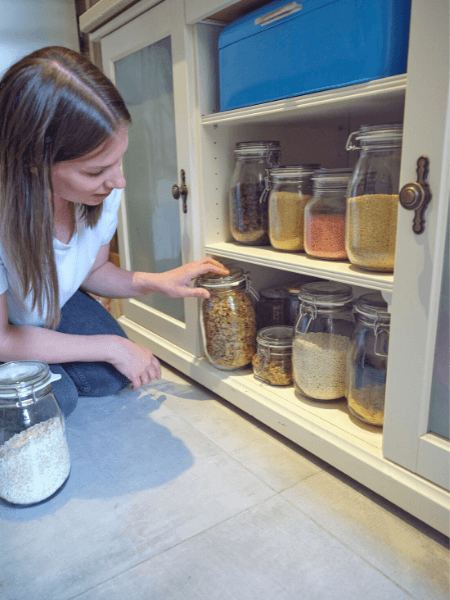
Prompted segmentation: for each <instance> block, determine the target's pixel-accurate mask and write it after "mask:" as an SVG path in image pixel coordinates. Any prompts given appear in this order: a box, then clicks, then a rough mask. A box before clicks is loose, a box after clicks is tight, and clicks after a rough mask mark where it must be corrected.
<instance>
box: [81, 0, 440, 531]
mask: <svg viewBox="0 0 450 600" xmlns="http://www.w3.org/2000/svg"><path fill="white" fill-rule="evenodd" d="M101 4H102V2H99V3H98V5H97V6H99V5H101ZM152 4H153V2H149V1H148V0H142V1H141V2H140V3H138V4H135V5H133V6H132V7H131V8H130V9H129V14H128V16H127V12H125V13H122V14H120V15H118V16H117V17H116V18H115V19H114V20H112V21H110V22H108V23H106V24H104V25H102V27H101V28H100V29H97V30H96V31H93V32H92V33H91V38H92V39H93V40H96V41H98V40H103V42H102V44H103V46H104V47H105V48H106V47H107V46H108V42H107V40H108V38H109V39H110V40H113V39H115V38H113V37H112V36H114V35H120V34H119V32H120V31H121V30H125V29H127V30H128V31H130V32H134V31H135V32H136V36H135V37H136V38H137V32H139V36H141V35H142V34H141V26H140V23H142V24H144V23H145V26H144V27H143V30H142V31H143V32H144V33H143V35H144V37H145V36H147V38H148V43H151V41H152V40H153V36H154V35H155V34H156V35H160V34H161V35H162V33H161V32H162V31H164V32H165V31H166V30H165V29H164V28H162V29H161V26H157V23H158V22H159V21H157V19H156V15H157V13H156V11H157V10H158V9H160V8H161V7H162V6H164V5H166V6H167V7H170V13H171V15H174V14H176V15H177V17H176V19H175V22H176V23H177V25H176V27H177V29H176V36H172V38H171V40H172V52H173V55H174V56H175V54H177V56H178V57H179V61H180V62H179V63H177V62H176V61H175V60H174V62H173V65H174V71H173V84H174V88H176V87H177V86H179V88H180V89H181V88H183V91H182V92H181V93H182V95H183V97H184V98H185V99H186V100H185V102H184V103H182V104H180V105H179V107H177V105H176V104H175V115H176V120H177V123H178V122H180V123H181V126H182V127H184V128H185V129H184V131H185V133H183V136H186V137H185V144H184V145H183V148H184V150H183V151H182V158H181V159H179V161H180V160H185V159H186V158H188V159H189V160H188V162H187V163H186V164H188V167H187V168H186V173H187V182H188V187H190V197H191V200H190V201H191V206H192V210H191V212H190V213H189V212H188V216H187V220H186V231H188V232H190V233H189V234H188V236H189V235H191V236H192V240H191V242H190V243H191V244H192V253H191V256H192V257H197V256H199V255H201V254H203V255H205V254H206V255H212V256H215V257H218V258H220V259H223V260H225V261H229V262H233V263H235V264H237V265H239V266H242V267H243V268H244V269H245V270H247V271H249V272H250V274H251V278H252V281H253V284H254V286H255V287H256V288H261V287H263V286H264V285H268V284H269V283H272V282H274V283H276V282H283V281H289V280H290V279H292V278H293V276H294V274H296V273H304V274H309V275H314V276H317V277H320V278H322V279H324V280H330V281H341V282H344V283H349V284H350V285H352V286H353V289H354V292H355V296H359V295H360V294H361V293H364V292H366V291H370V290H380V291H381V292H382V293H383V296H384V297H385V299H386V300H387V301H388V303H389V307H390V311H391V317H392V320H391V335H390V345H389V364H388V381H387V393H386V418H385V426H384V428H383V430H381V429H379V428H376V427H371V426H368V425H364V424H362V423H357V422H356V421H355V420H354V419H353V418H351V417H350V415H349V413H348V411H347V409H346V406H345V403H342V402H335V403H331V404H330V403H327V404H326V406H324V405H323V404H320V403H314V402H312V401H308V400H306V399H305V398H302V397H300V396H298V395H297V394H296V393H295V392H294V390H293V389H292V388H275V387H271V386H268V385H265V384H261V383H260V382H257V381H256V380H255V379H254V377H253V375H252V372H251V370H243V371H234V372H223V371H219V370H217V369H215V368H214V367H212V365H210V364H209V363H208V361H207V360H206V359H205V358H204V356H203V352H202V350H201V339H200V328H199V326H198V318H197V317H196V316H192V317H191V318H192V321H191V326H190V329H189V332H190V333H189V337H190V339H189V340H185V338H183V339H181V338H179V339H174V338H173V337H171V336H170V335H165V334H164V331H163V330H158V329H157V328H156V327H153V325H152V320H151V319H149V320H147V321H145V322H144V321H141V320H140V319H138V318H137V317H136V316H135V314H134V313H133V314H132V313H128V314H126V315H125V316H124V317H122V318H121V322H122V325H123V326H124V327H125V329H126V331H127V332H128V334H129V336H130V337H131V338H132V339H134V340H136V341H139V342H140V343H143V344H145V345H148V347H149V348H150V349H151V350H152V351H154V353H155V354H156V355H157V356H159V357H160V358H161V359H163V360H165V361H167V362H169V363H171V364H172V365H173V366H175V367H176V368H178V369H179V370H180V371H182V372H184V373H186V374H187V375H189V376H191V377H192V378H193V379H195V380H197V381H199V382H200V383H202V384H203V385H205V386H207V387H209V388H210V389H212V390H213V391H214V392H216V393H217V394H219V395H221V396H223V397H224V398H226V399H227V400H228V401H230V402H231V403H233V404H235V405H236V406H238V407H239V408H241V409H242V410H244V411H246V412H248V413H249V414H251V415H253V416H255V417H257V418H258V419H260V420H261V421H262V422H264V423H265V424H267V425H269V426H270V427H272V428H273V429H275V430H276V431H278V432H280V433H282V434H283V435H285V436H286V437H287V438H290V439H292V440H293V441H295V442H296V443H298V444H299V445H300V446H302V447H304V448H306V449H307V450H309V451H311V452H312V453H314V454H316V455H317V456H319V457H320V458H322V459H324V460H325V461H327V462H329V463H330V464H332V465H333V466H335V467H336V468H338V469H340V470H342V471H343V472H345V473H346V474H348V475H349V476H351V477H353V478H354V479H356V480H357V481H359V482H361V483H362V484H364V485H366V486H367V487H369V488H370V489H372V490H374V491H376V492H378V493H379V494H381V495H382V496H384V497H385V498H387V499H389V500H390V501H392V502H393V503H395V504H397V505H398V506H400V507H402V508H403V509H405V510H406V511H408V512H410V513H412V514H414V515H415V516H417V517H418V518H420V519H422V520H423V521H425V522H427V523H429V524H430V525H431V526H433V527H435V528H436V529H438V530H440V531H442V532H444V533H446V534H447V535H449V522H450V503H449V492H448V488H449V471H450V469H449V464H450V442H449V440H448V427H447V424H446V423H445V422H444V423H442V422H441V423H439V417H438V418H437V419H436V414H435V413H436V407H437V410H438V411H439V410H442V409H444V410H443V412H442V413H441V414H443V415H444V417H443V418H444V420H445V414H447V415H448V402H449V398H448V370H447V371H446V370H445V362H446V361H447V365H448V348H446V345H447V346H448V335H447V336H445V335H443V332H444V334H445V328H447V330H448V293H446V289H448V276H449V273H448V229H447V223H448V219H449V197H450V193H449V174H448V173H449V160H450V154H449V52H448V49H449V6H448V3H446V2H442V1H441V0H431V1H430V2H428V3H423V2H421V0H413V1H412V15H411V31H410V46H409V59H408V73H407V74H406V75H399V76H395V77H389V78H386V79H381V80H377V81H372V82H369V83H365V84H359V85H354V86H348V87H344V88H341V89H337V90H329V91H325V92H319V93H315V94H308V95H304V96H299V97H296V98H290V99H287V100H281V101H277V102H271V103H268V104H260V105H257V106H254V107H248V108H244V109H237V110H233V111H228V112H220V111H219V105H218V89H219V87H218V86H219V77H218V55H217V40H218V36H219V34H220V31H221V29H222V26H221V23H220V22H218V20H217V19H218V18H219V17H220V18H224V16H225V17H226V15H227V14H229V12H228V13H227V11H230V10H232V9H233V8H234V6H233V4H232V3H231V4H230V3H229V2H223V1H220V0H219V1H217V0H216V2H212V1H211V0H185V3H184V2H183V0H164V2H162V3H160V4H158V5H157V6H156V7H154V8H152V7H151V5H152ZM227 5H230V6H229V7H228V6H227ZM241 5H242V4H241V3H239V6H241ZM236 6H238V5H236ZM88 13H89V11H88ZM88 13H86V14H85V16H84V17H85V18H84V21H83V22H82V27H83V28H84V30H85V31H89V28H90V25H89V14H88ZM97 16H98V15H97ZM96 18H97V17H96ZM172 18H173V17H172ZM132 19H134V20H132ZM186 23H187V24H186ZM129 35H131V37H133V36H134V34H133V33H131V34H129ZM164 35H166V33H164ZM139 39H141V38H139ZM142 43H143V42H142V41H139V42H137V41H136V45H139V46H141V45H142ZM110 46H111V47H112V50H111V51H112V52H113V54H114V52H118V53H119V54H118V55H120V52H122V50H120V49H119V50H118V49H117V48H115V46H116V43H115V42H114V43H113V44H110ZM127 52H129V50H127ZM108 56H109V55H108ZM108 60H109V59H108ZM105 68H107V64H106V63H105ZM177 70H178V73H177ZM180 73H181V77H180V78H178V75H179V74H180ZM236 76H238V74H236ZM177 110H178V111H181V112H178V114H177ZM398 121H403V123H404V140H403V150H402V163H401V185H402V186H403V185H404V184H406V183H409V182H415V181H416V180H417V173H416V168H417V160H418V159H419V157H420V156H427V157H428V159H429V175H428V183H429V185H430V189H431V193H432V200H431V203H430V205H429V206H428V208H427V210H426V214H425V219H426V223H425V231H424V233H422V234H420V235H417V234H415V233H413V229H412V224H413V215H414V213H413V212H411V211H407V210H405V209H404V208H402V207H400V209H399V216H398V228H397V249H396V260H395V271H394V275H392V274H383V273H368V272H362V271H359V270H358V269H356V268H354V267H353V266H351V265H350V264H349V263H345V262H331V261H323V260H314V259H311V258H310V257H307V256H306V255H304V254H288V253H279V252H276V251H274V250H272V249H271V248H270V247H261V248H258V247H247V246H242V245H239V244H236V243H233V242H232V241H231V236H230V231H229V226H228V210H227V204H226V198H227V188H228V182H229V179H230V175H231V172H232V169H233V161H234V158H233V148H234V144H235V143H236V142H238V141H248V140H264V139H276V140H279V141H280V142H281V148H282V157H281V160H282V163H284V164H296V163H297V164H298V163H302V162H308V163H320V164H321V165H323V166H326V167H329V168H332V167H344V166H352V165H353V164H354V163H355V160H356V156H354V155H353V153H347V152H346V151H345V143H346V140H347V137H348V135H349V134H350V133H351V132H352V131H354V130H356V129H357V128H358V127H359V126H360V125H361V124H375V123H386V122H398ZM177 137H178V129H177ZM180 167H181V164H179V165H178V169H179V168H180ZM135 177H139V174H136V175H135ZM126 201H127V202H128V198H127V200H126ZM125 217H126V215H122V218H123V219H124V218H125ZM127 235H128V237H126V236H122V238H121V253H122V255H125V256H128V253H129V252H130V247H131V245H132V243H133V239H132V238H133V236H134V231H133V228H131V229H130V228H129V227H128V234H127ZM182 235H183V234H182ZM138 245H139V244H138ZM446 245H447V254H446ZM187 256H188V254H186V256H183V259H184V258H185V257H186V258H187ZM445 260H446V261H447V262H446V263H445ZM445 265H446V266H445ZM446 286H447V287H446ZM191 314H192V315H193V314H194V311H193V312H192V313H191ZM197 314H198V313H197V307H195V315H197ZM446 315H447V320H446ZM447 333H448V331H447ZM437 341H438V346H437ZM436 348H438V351H437V352H436ZM446 352H447V354H445V353H446ZM445 356H447V359H445ZM443 357H444V360H443ZM443 373H444V375H443ZM433 378H434V379H433ZM445 379H446V381H445ZM437 381H438V382H440V383H442V385H436V382H437ZM445 409H447V413H445ZM433 415H434V417H433ZM447 418H448V417H447ZM436 420H437V422H438V427H436V426H435V425H434V423H436ZM441 421H442V419H441ZM280 468H282V466H280Z"/></svg>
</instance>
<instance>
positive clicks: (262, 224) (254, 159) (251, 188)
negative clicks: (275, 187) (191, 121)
mask: <svg viewBox="0 0 450 600" xmlns="http://www.w3.org/2000/svg"><path fill="white" fill-rule="evenodd" d="M234 157H235V166H234V170H233V174H232V176H231V181H230V188H229V192H228V196H229V214H230V229H231V235H232V236H233V238H234V239H235V241H236V242H240V243H241V244H246V245H247V246H267V245H268V244H269V236H268V227H269V225H268V212H267V211H268V204H267V194H265V181H266V177H267V173H268V171H269V169H271V168H272V167H273V166H275V165H278V164H280V142H274V141H264V142H238V143H237V144H236V147H235V150H234Z"/></svg>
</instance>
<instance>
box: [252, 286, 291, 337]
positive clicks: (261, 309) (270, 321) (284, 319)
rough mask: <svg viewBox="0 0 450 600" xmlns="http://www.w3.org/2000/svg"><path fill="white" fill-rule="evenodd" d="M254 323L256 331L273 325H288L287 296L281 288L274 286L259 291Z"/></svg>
mask: <svg viewBox="0 0 450 600" xmlns="http://www.w3.org/2000/svg"><path fill="white" fill-rule="evenodd" d="M256 323H257V326H258V330H259V329H262V328H263V327H271V326H273V325H289V295H288V294H287V292H285V291H284V290H283V288H282V287H279V286H274V287H268V288H263V289H262V290H259V300H258V302H257V304H256Z"/></svg>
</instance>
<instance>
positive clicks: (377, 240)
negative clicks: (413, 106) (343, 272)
mask: <svg viewBox="0 0 450 600" xmlns="http://www.w3.org/2000/svg"><path fill="white" fill-rule="evenodd" d="M402 138H403V126H402V124H401V123H396V124H387V125H364V126H363V127H361V129H360V130H359V131H356V132H354V133H352V134H351V135H350V137H349V139H348V141H347V146H346V148H347V150H358V151H359V152H360V155H359V159H358V162H357V163H356V166H355V168H354V170H353V173H352V176H351V178H350V181H349V185H348V190H347V217H346V244H345V245H346V250H347V255H348V258H349V260H350V262H351V263H353V264H354V265H357V266H358V267H360V268H361V269H367V270H369V271H387V272H392V271H393V270H394V260H395V244H396V238H397V213H398V204H399V199H398V198H399V185H400V161H401V150H402Z"/></svg>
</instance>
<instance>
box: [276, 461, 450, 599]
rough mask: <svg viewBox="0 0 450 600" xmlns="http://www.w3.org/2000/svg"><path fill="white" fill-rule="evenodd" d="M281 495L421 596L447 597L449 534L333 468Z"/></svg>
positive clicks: (449, 595) (426, 597) (428, 597)
mask: <svg viewBox="0 0 450 600" xmlns="http://www.w3.org/2000/svg"><path fill="white" fill-rule="evenodd" d="M282 495H283V497H284V498H286V499H288V500H289V501H290V502H292V503H293V504H294V505H295V506H297V507H298V508H299V509H300V510H301V511H302V512H304V513H305V514H306V515H308V516H309V517H311V519H313V520H314V521H315V522H316V523H318V524H319V525H320V526H321V527H323V528H324V529H325V530H327V531H329V532H330V533H332V534H333V535H334V536H336V538H338V539H339V540H341V541H342V542H343V543H344V544H345V545H347V546H348V547H349V548H351V549H352V550H353V551H354V552H356V553H357V554H358V555H360V556H363V557H365V559H366V560H367V561H369V562H370V563H371V564H373V565H374V566H375V567H376V568H378V569H379V570H381V571H382V572H383V573H385V574H386V575H388V576H389V577H390V578H392V579H393V580H395V581H397V582H398V583H399V585H401V586H402V587H403V588H405V589H406V590H407V591H408V592H409V593H410V594H411V595H413V596H414V598H418V599H419V600H449V597H450V593H449V577H450V560H449V549H448V538H447V537H446V536H444V535H442V534H440V533H438V532H436V531H435V530H433V529H432V528H430V527H428V526H427V525H425V524H423V523H422V522H420V521H419V520H418V519H416V518H414V517H412V516H411V515H409V514H407V513H406V512H405V511H403V510H401V509H399V508H398V507H395V506H394V505H393V504H391V503H390V502H388V501H387V500H385V499H383V498H381V497H380V496H378V495H377V494H375V493H374V492H371V491H370V490H368V489H367V488H365V487H364V486H362V485H360V484H359V483H357V482H355V481H354V480H352V479H350V478H349V477H347V476H345V475H343V474H342V473H340V472H338V471H336V470H334V469H333V470H330V471H328V472H323V473H319V474H317V475H314V476H313V477H311V478H310V479H308V480H306V481H303V482H301V483H299V484H298V485H296V486H294V487H293V488H291V489H289V490H287V491H285V492H283V494H282Z"/></svg>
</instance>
